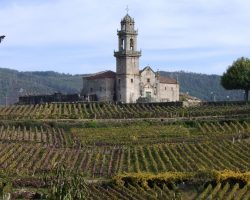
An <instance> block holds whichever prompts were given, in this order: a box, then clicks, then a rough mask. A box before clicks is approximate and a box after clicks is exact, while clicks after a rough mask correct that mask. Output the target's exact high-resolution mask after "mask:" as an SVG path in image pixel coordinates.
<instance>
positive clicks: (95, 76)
mask: <svg viewBox="0 0 250 200" xmlns="http://www.w3.org/2000/svg"><path fill="white" fill-rule="evenodd" d="M115 76H116V73H115V72H113V71H110V70H108V71H103V72H98V73H95V74H91V75H88V76H85V77H83V78H86V79H87V80H94V79H101V78H115Z"/></svg>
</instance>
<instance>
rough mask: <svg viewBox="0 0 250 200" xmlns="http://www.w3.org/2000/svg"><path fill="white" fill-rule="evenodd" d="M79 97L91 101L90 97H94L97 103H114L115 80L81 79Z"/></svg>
mask: <svg viewBox="0 0 250 200" xmlns="http://www.w3.org/2000/svg"><path fill="white" fill-rule="evenodd" d="M81 95H82V96H84V98H85V100H92V99H91V97H94V96H96V97H97V99H96V100H97V101H100V102H102V101H109V102H113V101H114V95H115V79H113V78H101V79H91V80H88V79H86V78H83V89H82V92H81Z"/></svg>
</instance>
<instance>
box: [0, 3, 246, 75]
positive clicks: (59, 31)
mask: <svg viewBox="0 0 250 200" xmlns="http://www.w3.org/2000/svg"><path fill="white" fill-rule="evenodd" d="M126 5H128V6H129V9H130V10H129V14H130V15H131V16H132V17H134V19H135V23H136V28H138V31H139V36H138V47H139V48H140V49H141V50H142V57H141V59H140V66H141V68H143V67H144V66H146V65H150V66H152V68H153V69H154V70H157V69H159V70H164V71H180V70H184V71H189V72H201V73H207V74H222V73H223V72H224V71H225V70H226V68H227V67H228V65H230V64H231V63H232V61H233V60H235V59H237V58H238V57H241V56H245V57H250V12H249V8H250V1H249V0H146V1H145V0H0V19H1V20H0V35H1V34H4V35H6V38H5V39H4V40H3V42H2V43H1V44H0V67H4V68H12V69H17V70H21V71H44V70H53V71H58V72H64V73H71V74H76V73H91V72H97V71H102V70H106V69H110V70H115V58H114V57H113V51H114V50H115V49H117V35H116V31H117V29H119V28H120V20H121V18H122V17H123V16H124V15H125V14H126V11H125V8H126Z"/></svg>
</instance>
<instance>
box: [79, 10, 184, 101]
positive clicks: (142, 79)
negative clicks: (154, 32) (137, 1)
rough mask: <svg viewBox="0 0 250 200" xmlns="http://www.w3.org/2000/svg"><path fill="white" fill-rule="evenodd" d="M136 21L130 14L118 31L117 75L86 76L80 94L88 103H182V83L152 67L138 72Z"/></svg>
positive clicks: (106, 72)
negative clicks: (180, 101) (180, 96)
mask: <svg viewBox="0 0 250 200" xmlns="http://www.w3.org/2000/svg"><path fill="white" fill-rule="evenodd" d="M134 25H135V22H134V19H133V18H131V17H130V16H129V15H128V14H126V16H125V17H124V18H123V19H122V20H121V29H120V30H119V31H117V35H118V51H115V52H114V56H115V57H116V72H113V71H103V72H98V73H95V74H91V75H88V76H84V77H83V88H82V92H81V95H82V96H83V97H84V99H85V100H86V101H104V102H105V101H106V102H122V103H136V102H168V101H179V84H178V83H177V81H176V80H175V79H171V78H167V77H163V76H160V75H159V73H158V72H154V71H153V70H152V68H151V67H150V66H146V67H144V68H143V69H142V70H139V58H140V56H141V51H138V50H137V35H138V32H137V30H135V27H134Z"/></svg>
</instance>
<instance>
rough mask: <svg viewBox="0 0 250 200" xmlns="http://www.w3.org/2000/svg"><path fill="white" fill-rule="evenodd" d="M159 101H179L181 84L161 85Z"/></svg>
mask: <svg viewBox="0 0 250 200" xmlns="http://www.w3.org/2000/svg"><path fill="white" fill-rule="evenodd" d="M158 101H160V102H167V101H179V84H167V83H160V85H159V99H158Z"/></svg>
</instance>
